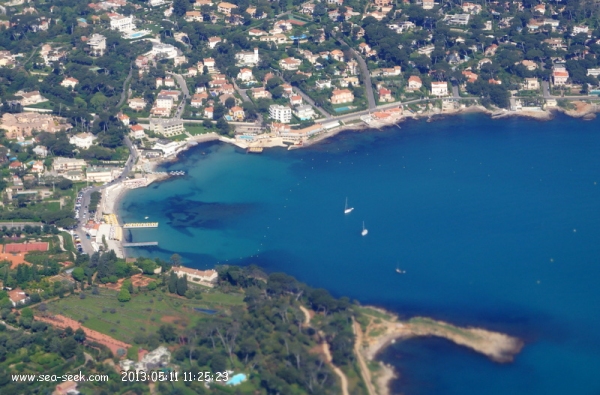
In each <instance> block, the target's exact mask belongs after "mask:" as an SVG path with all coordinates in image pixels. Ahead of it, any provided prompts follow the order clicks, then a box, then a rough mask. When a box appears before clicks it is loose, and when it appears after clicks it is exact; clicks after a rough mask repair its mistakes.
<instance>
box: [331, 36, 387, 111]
mask: <svg viewBox="0 0 600 395" xmlns="http://www.w3.org/2000/svg"><path fill="white" fill-rule="evenodd" d="M337 40H338V41H339V42H340V43H342V44H343V45H348V44H346V43H345V42H344V41H343V40H341V39H339V38H338V39H337ZM348 46H349V45H348ZM349 47H350V46H349ZM350 51H351V52H352V55H353V56H354V57H355V58H356V61H357V62H358V65H359V66H360V71H361V73H362V76H363V84H364V85H365V89H366V91H367V101H368V102H369V110H374V109H375V108H377V103H376V102H375V95H374V94H373V84H372V83H371V73H369V68H368V67H367V62H365V60H364V59H363V57H362V56H361V55H360V54H359V53H358V52H356V51H355V50H354V48H352V47H350Z"/></svg>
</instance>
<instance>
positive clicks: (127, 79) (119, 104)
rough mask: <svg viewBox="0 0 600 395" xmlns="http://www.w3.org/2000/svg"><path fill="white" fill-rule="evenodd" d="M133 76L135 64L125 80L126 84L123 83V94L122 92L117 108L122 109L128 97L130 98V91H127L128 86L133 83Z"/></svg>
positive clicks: (130, 68)
mask: <svg viewBox="0 0 600 395" xmlns="http://www.w3.org/2000/svg"><path fill="white" fill-rule="evenodd" d="M132 75H133V62H132V63H131V64H130V65H129V74H127V78H125V82H123V92H121V99H120V100H119V103H118V104H117V107H121V106H122V105H123V103H125V100H126V99H127V97H129V89H127V84H128V83H129V81H131V76H132Z"/></svg>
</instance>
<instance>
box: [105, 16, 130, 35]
mask: <svg viewBox="0 0 600 395" xmlns="http://www.w3.org/2000/svg"><path fill="white" fill-rule="evenodd" d="M108 17H109V18H110V28H111V29H112V30H118V31H120V32H122V33H126V32H130V31H132V30H134V29H135V24H134V23H133V16H124V15H120V14H108Z"/></svg>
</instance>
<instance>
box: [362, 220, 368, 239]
mask: <svg viewBox="0 0 600 395" xmlns="http://www.w3.org/2000/svg"><path fill="white" fill-rule="evenodd" d="M368 233H369V230H368V229H367V228H365V221H363V230H362V232H360V234H361V236H366V235H367V234H368Z"/></svg>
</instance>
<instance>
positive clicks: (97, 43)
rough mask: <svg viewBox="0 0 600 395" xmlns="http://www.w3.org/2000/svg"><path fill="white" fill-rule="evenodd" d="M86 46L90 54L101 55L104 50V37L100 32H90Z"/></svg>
mask: <svg viewBox="0 0 600 395" xmlns="http://www.w3.org/2000/svg"><path fill="white" fill-rule="evenodd" d="M88 46H89V47H90V52H91V54H92V55H95V56H102V55H104V51H106V37H104V36H103V35H102V34H92V37H90V39H89V40H88Z"/></svg>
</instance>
